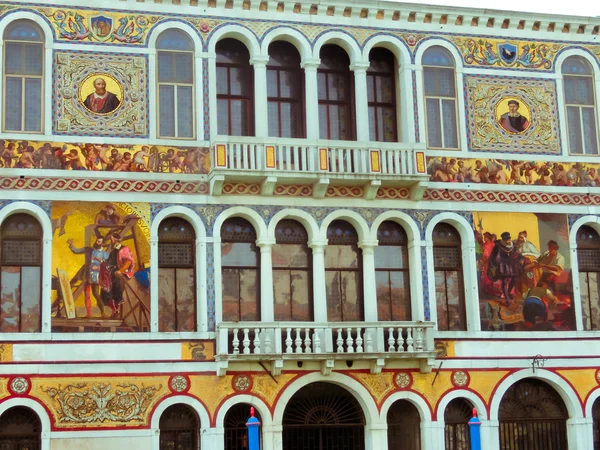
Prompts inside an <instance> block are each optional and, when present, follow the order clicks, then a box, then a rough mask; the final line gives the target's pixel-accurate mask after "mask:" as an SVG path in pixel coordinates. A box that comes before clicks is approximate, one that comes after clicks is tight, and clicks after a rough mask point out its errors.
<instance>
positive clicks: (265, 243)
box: [256, 238, 276, 251]
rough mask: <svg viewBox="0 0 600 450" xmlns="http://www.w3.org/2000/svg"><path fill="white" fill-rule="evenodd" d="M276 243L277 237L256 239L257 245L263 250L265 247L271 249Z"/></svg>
mask: <svg viewBox="0 0 600 450" xmlns="http://www.w3.org/2000/svg"><path fill="white" fill-rule="evenodd" d="M275 243H276V242H275V239H268V238H262V239H257V240H256V246H257V247H260V249H261V251H262V249H263V248H264V249H270V248H271V247H272V246H274V245H275Z"/></svg>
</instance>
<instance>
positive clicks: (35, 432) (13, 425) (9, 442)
mask: <svg viewBox="0 0 600 450" xmlns="http://www.w3.org/2000/svg"><path fill="white" fill-rule="evenodd" d="M41 446H42V423H41V422H40V418H39V417H38V416H37V414H36V413H34V412H33V411H32V410H31V409H29V408H26V407H24V406H15V407H14V408H10V409H8V410H7V411H5V412H4V414H2V416H0V449H2V450H22V449H28V450H40V448H41Z"/></svg>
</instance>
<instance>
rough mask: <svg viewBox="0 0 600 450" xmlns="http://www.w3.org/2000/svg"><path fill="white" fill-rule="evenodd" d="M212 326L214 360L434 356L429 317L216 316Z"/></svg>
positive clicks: (374, 358) (415, 357) (382, 358)
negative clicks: (261, 319)
mask: <svg viewBox="0 0 600 450" xmlns="http://www.w3.org/2000/svg"><path fill="white" fill-rule="evenodd" d="M217 330H218V341H217V348H218V352H217V358H216V359H217V361H220V362H225V361H227V362H229V361H244V362H245V361H269V360H271V361H272V360H281V361H282V360H284V359H293V360H298V359H300V360H302V359H305V360H306V359H310V360H320V361H326V360H330V361H333V360H335V359H344V360H351V359H373V360H379V361H380V362H381V360H385V359H391V358H413V359H426V360H427V359H429V358H432V357H433V356H434V344H433V333H432V332H433V322H375V323H368V322H339V323H325V324H322V323H315V322H272V323H265V322H222V323H220V324H219V325H218V326H217ZM280 366H282V364H281V365H280ZM380 366H382V364H380ZM225 367H226V366H225ZM379 370H380V368H379ZM372 371H373V366H372Z"/></svg>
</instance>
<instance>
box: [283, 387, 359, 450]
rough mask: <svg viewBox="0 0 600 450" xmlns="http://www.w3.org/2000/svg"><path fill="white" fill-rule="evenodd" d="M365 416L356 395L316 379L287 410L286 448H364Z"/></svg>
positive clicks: (312, 449) (307, 449) (314, 449)
mask: <svg viewBox="0 0 600 450" xmlns="http://www.w3.org/2000/svg"><path fill="white" fill-rule="evenodd" d="M364 448H365V418H364V415H363V412H362V409H361V407H360V405H359V404H358V402H357V401H356V399H355V398H354V397H353V396H352V394H350V393H349V392H348V391H346V390H345V389H343V388H341V387H339V386H336V385H334V384H331V383H312V384H309V385H308V386H305V387H303V388H302V389H300V390H299V391H298V392H297V393H296V394H294V396H293V397H292V398H291V400H290V401H289V403H288V404H287V406H286V407H285V412H284V414H283V449H284V450H340V449H344V450H364Z"/></svg>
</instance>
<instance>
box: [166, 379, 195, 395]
mask: <svg viewBox="0 0 600 450" xmlns="http://www.w3.org/2000/svg"><path fill="white" fill-rule="evenodd" d="M169 387H170V388H171V390H172V391H173V392H177V393H180V392H185V391H187V390H188V389H189V388H190V383H189V381H188V379H187V378H186V377H184V376H183V375H175V376H174V377H172V378H171V380H170V381H169Z"/></svg>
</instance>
